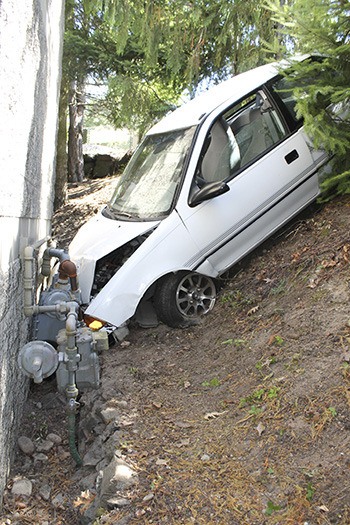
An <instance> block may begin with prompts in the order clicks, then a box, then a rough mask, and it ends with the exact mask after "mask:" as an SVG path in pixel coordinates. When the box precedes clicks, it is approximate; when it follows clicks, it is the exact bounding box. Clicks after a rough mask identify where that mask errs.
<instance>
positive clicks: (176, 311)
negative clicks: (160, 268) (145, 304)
mask: <svg viewBox="0 0 350 525" xmlns="http://www.w3.org/2000/svg"><path fill="white" fill-rule="evenodd" d="M215 301H216V287H215V284H214V281H213V279H211V278H210V277H207V276H206V275H201V274H199V273H196V272H177V273H175V274H173V273H172V274H169V275H166V276H165V277H163V278H162V279H161V280H160V281H159V283H158V285H157V288H156V291H155V296H154V306H155V309H156V312H157V315H158V319H159V320H160V321H162V322H163V323H164V324H166V325H168V326H171V327H173V328H180V327H185V326H190V325H193V324H197V323H198V321H199V319H200V318H201V317H202V316H203V315H205V314H207V313H208V312H210V310H212V308H213V307H214V304H215Z"/></svg>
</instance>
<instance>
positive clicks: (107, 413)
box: [101, 407, 120, 425]
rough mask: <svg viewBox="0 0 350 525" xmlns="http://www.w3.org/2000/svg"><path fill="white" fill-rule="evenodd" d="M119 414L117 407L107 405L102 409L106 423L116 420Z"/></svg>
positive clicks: (102, 415)
mask: <svg viewBox="0 0 350 525" xmlns="http://www.w3.org/2000/svg"><path fill="white" fill-rule="evenodd" d="M119 415H120V414H119V410H118V409H117V408H115V407H106V408H104V409H103V410H101V417H102V419H103V421H104V423H106V425H107V424H108V423H110V422H111V421H116V420H117V419H118V417H119Z"/></svg>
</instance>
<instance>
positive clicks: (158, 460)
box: [156, 459, 167, 466]
mask: <svg viewBox="0 0 350 525" xmlns="http://www.w3.org/2000/svg"><path fill="white" fill-rule="evenodd" d="M156 465H159V466H166V465H167V462H166V460H165V459H157V461H156Z"/></svg>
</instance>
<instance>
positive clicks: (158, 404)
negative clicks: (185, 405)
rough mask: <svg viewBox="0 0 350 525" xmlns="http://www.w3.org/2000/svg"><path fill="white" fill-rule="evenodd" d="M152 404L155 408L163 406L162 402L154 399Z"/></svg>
mask: <svg viewBox="0 0 350 525" xmlns="http://www.w3.org/2000/svg"><path fill="white" fill-rule="evenodd" d="M152 405H153V406H154V407H155V408H162V403H159V402H158V401H153V403H152Z"/></svg>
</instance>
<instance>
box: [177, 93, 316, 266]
mask: <svg viewBox="0 0 350 525" xmlns="http://www.w3.org/2000/svg"><path fill="white" fill-rule="evenodd" d="M220 181H222V182H224V183H226V184H227V188H226V192H225V193H224V194H222V195H219V196H217V197H215V198H211V199H209V200H206V201H204V202H201V203H200V204H197V205H195V206H194V205H193V204H192V203H193V202H196V200H195V199H193V196H194V195H196V192H199V191H201V188H205V187H206V186H208V185H210V184H213V183H215V182H220ZM318 191H319V190H318V181H317V174H316V173H315V166H314V162H313V158H312V155H311V152H310V149H309V147H308V145H307V142H306V140H305V136H304V133H303V130H302V128H301V127H299V128H297V129H295V130H293V131H291V130H290V127H289V126H288V124H287V123H286V121H285V119H284V118H283V114H282V113H281V110H280V108H278V107H277V106H276V105H275V104H274V101H273V98H269V97H268V96H267V93H266V92H264V91H263V90H259V91H258V92H256V93H254V94H252V95H250V96H249V97H247V98H246V99H245V100H243V101H241V102H240V103H239V104H238V105H236V106H234V107H233V108H231V109H229V110H228V111H226V112H225V113H224V114H222V115H220V117H219V118H217V119H215V121H214V122H213V124H212V126H211V127H210V130H209V133H208V135H207V137H206V139H205V140H204V145H203V149H202V153H201V155H200V160H199V162H198V166H197V170H196V175H195V177H194V179H193V183H192V189H191V195H190V198H189V200H188V203H187V206H182V207H181V208H180V209H179V210H178V211H179V213H180V215H181V218H182V220H183V221H184V223H185V225H186V227H187V228H188V231H189V233H190V235H191V237H192V239H193V242H194V243H195V244H196V245H197V248H198V252H197V253H196V255H194V256H193V257H192V258H191V260H190V261H187V262H186V265H188V267H191V268H192V269H195V270H197V271H199V272H203V273H206V274H209V275H212V276H215V275H218V274H220V273H222V272H224V271H225V270H226V269H227V268H229V267H230V266H231V265H232V264H234V263H235V262H236V261H238V260H239V259H241V258H242V257H243V256H244V255H245V254H247V253H248V252H249V251H251V250H252V249H253V248H254V247H255V246H257V245H258V244H259V243H260V242H262V241H263V240H264V239H265V238H267V237H268V236H269V235H270V234H271V233H272V232H273V231H274V230H276V229H277V228H278V227H280V226H281V225H282V224H283V223H285V222H286V221H287V220H288V219H289V218H291V217H292V216H293V215H295V213H297V212H298V211H299V210H301V209H302V208H303V207H305V205H307V204H308V203H309V202H311V201H312V200H313V199H314V198H315V197H316V195H317V194H318Z"/></svg>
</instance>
